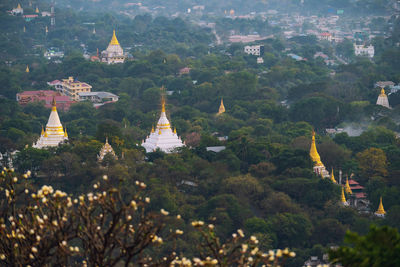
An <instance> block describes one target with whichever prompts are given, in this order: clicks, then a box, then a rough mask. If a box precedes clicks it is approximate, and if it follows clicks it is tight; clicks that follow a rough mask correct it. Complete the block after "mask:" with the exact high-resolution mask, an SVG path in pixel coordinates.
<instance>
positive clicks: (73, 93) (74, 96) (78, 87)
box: [61, 76, 92, 101]
mask: <svg viewBox="0 0 400 267" xmlns="http://www.w3.org/2000/svg"><path fill="white" fill-rule="evenodd" d="M91 90H92V86H91V85H89V84H87V83H85V82H80V81H78V80H76V79H74V77H72V76H71V77H68V79H62V81H61V93H62V94H63V95H66V96H69V97H70V99H71V100H73V101H79V95H78V93H88V92H91Z"/></svg>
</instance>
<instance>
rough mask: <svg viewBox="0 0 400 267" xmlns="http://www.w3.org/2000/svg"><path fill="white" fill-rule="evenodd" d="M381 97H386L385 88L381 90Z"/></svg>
mask: <svg viewBox="0 0 400 267" xmlns="http://www.w3.org/2000/svg"><path fill="white" fill-rule="evenodd" d="M381 96H386V93H385V88H383V87H382V88H381Z"/></svg>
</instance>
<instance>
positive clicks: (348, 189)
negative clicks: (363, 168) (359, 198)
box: [344, 177, 353, 194]
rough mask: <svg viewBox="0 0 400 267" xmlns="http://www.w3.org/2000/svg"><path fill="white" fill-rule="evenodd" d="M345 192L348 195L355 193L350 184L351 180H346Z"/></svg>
mask: <svg viewBox="0 0 400 267" xmlns="http://www.w3.org/2000/svg"><path fill="white" fill-rule="evenodd" d="M344 190H345V191H346V193H347V194H353V191H351V188H350V184H349V178H348V177H347V178H346V185H345V186H344Z"/></svg>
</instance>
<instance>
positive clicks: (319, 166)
mask: <svg viewBox="0 0 400 267" xmlns="http://www.w3.org/2000/svg"><path fill="white" fill-rule="evenodd" d="M310 157H311V160H312V161H313V163H314V167H313V170H314V172H315V173H316V174H319V175H321V177H323V178H330V175H329V172H328V171H327V170H326V168H325V165H324V164H323V163H322V161H321V157H320V156H319V154H318V151H317V146H316V144H315V132H314V131H313V132H312V141H311V148H310Z"/></svg>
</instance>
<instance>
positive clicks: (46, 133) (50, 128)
mask: <svg viewBox="0 0 400 267" xmlns="http://www.w3.org/2000/svg"><path fill="white" fill-rule="evenodd" d="M52 106H53V107H52V108H51V113H50V117H49V121H48V122H47V125H46V130H43V128H42V133H41V135H40V138H39V140H38V141H37V142H36V143H35V144H33V147H34V148H39V149H42V148H46V147H55V146H58V145H59V144H60V143H62V142H64V141H66V140H68V134H67V129H65V131H64V129H63V126H62V124H61V122H60V118H59V117H58V113H57V107H56V101H55V99H54V98H53V102H52Z"/></svg>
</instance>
